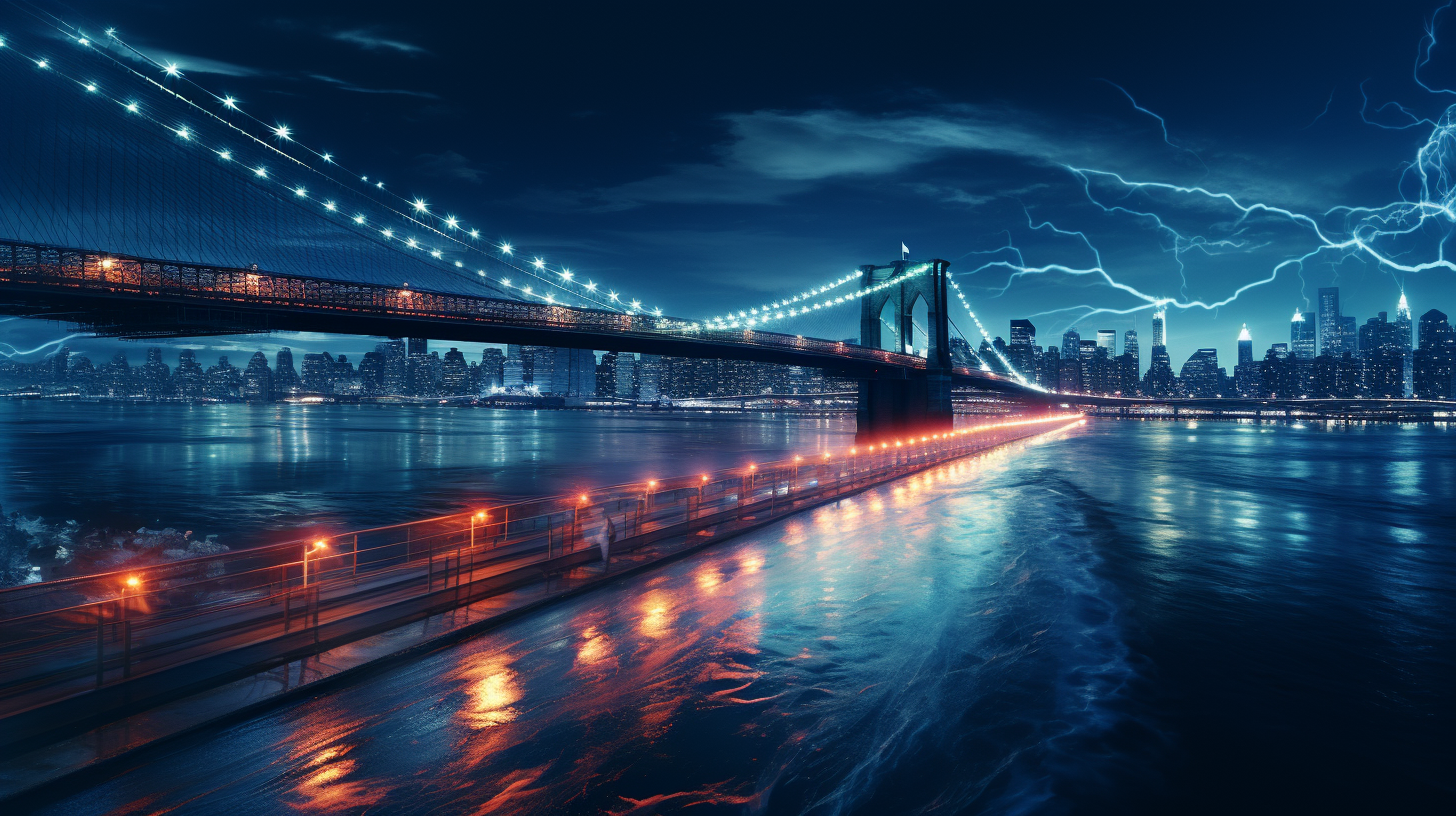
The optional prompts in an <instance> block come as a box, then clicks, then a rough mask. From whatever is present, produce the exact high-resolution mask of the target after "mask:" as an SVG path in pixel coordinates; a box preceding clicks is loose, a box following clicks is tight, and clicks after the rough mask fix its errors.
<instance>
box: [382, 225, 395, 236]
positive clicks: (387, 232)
mask: <svg viewBox="0 0 1456 816" xmlns="http://www.w3.org/2000/svg"><path fill="white" fill-rule="evenodd" d="M380 235H383V236H384V237H385V238H393V237H394V230H392V229H389V228H387V227H386V228H385V229H383V230H381V231H380Z"/></svg>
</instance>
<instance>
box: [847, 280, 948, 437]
mask: <svg viewBox="0 0 1456 816" xmlns="http://www.w3.org/2000/svg"><path fill="white" fill-rule="evenodd" d="M949 267H950V263H949V262H947V261H942V260H939V259H935V260H930V261H894V262H892V263H890V264H888V265H886V266H874V265H867V266H862V267H860V271H861V272H862V273H863V274H862V275H861V276H860V288H861V289H874V291H873V292H870V293H869V294H867V295H865V296H864V297H862V298H860V321H859V341H860V345H861V346H865V347H867V348H878V349H885V350H887V351H894V352H897V353H900V354H913V355H915V356H918V357H921V358H923V359H924V360H925V369H924V370H923V371H910V372H903V371H902V372H900V373H886V374H885V375H883V376H878V377H873V378H868V379H862V380H860V382H859V410H858V415H857V418H858V434H857V436H858V438H859V439H862V440H863V439H874V438H880V437H884V436H890V435H894V434H897V433H907V432H910V431H915V432H919V431H921V430H928V431H942V430H949V429H950V428H951V426H952V424H953V423H954V419H955V418H954V414H953V412H952V408H951V391H950V384H951V356H950V318H949V316H948V314H947V307H948V306H949V305H950V303H949V298H948V294H949V292H948V286H947V277H946V270H947V269H948V268H949ZM920 302H923V303H924V304H925V307H926V316H925V322H926V325H924V326H920V325H919V324H918V322H917V321H916V319H915V311H916V304H917V303H920ZM917 334H918V335H921V336H924V337H925V338H926V340H925V348H918V347H916V346H915V345H914V341H915V338H916V336H917Z"/></svg>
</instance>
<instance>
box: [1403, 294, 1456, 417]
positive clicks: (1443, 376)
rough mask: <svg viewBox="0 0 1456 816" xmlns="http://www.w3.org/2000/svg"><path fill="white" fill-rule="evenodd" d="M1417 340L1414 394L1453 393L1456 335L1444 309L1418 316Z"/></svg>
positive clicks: (1442, 395)
mask: <svg viewBox="0 0 1456 816" xmlns="http://www.w3.org/2000/svg"><path fill="white" fill-rule="evenodd" d="M1419 337H1420V343H1419V345H1418V347H1417V348H1416V350H1415V352H1414V353H1413V354H1412V358H1413V364H1412V368H1413V369H1414V371H1413V374H1414V378H1413V379H1414V388H1415V395H1416V396H1417V397H1420V398H1421V399H1450V398H1452V397H1453V396H1456V334H1453V330H1452V327H1451V323H1450V321H1449V320H1448V319H1447V318H1446V314H1445V313H1444V312H1441V311H1438V310H1436V309H1432V310H1430V311H1428V312H1426V313H1425V314H1423V315H1421V322H1420V330H1419Z"/></svg>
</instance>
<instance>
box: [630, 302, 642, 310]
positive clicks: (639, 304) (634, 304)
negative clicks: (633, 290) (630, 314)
mask: <svg viewBox="0 0 1456 816" xmlns="http://www.w3.org/2000/svg"><path fill="white" fill-rule="evenodd" d="M632 308H633V309H641V308H642V301H640V300H634V301H632Z"/></svg>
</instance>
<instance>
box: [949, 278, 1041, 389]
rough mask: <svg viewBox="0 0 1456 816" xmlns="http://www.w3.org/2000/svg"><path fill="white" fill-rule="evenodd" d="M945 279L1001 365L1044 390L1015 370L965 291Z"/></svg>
mask: <svg viewBox="0 0 1456 816" xmlns="http://www.w3.org/2000/svg"><path fill="white" fill-rule="evenodd" d="M946 281H947V282H949V283H950V288H951V289H952V290H954V291H955V295H956V297H957V298H958V299H959V300H960V302H961V306H962V307H964V308H965V310H966V314H968V315H970V316H971V320H972V321H974V322H975V324H976V329H977V330H978V331H980V332H981V337H983V338H984V339H985V340H986V345H987V347H989V348H990V349H991V353H992V354H994V355H996V359H998V360H1000V361H1001V365H1003V366H1005V367H1006V370H1007V371H1008V372H1010V374H1011V376H1012V378H1014V379H1015V380H1016V381H1017V382H1018V383H1021V384H1022V385H1024V386H1026V387H1028V388H1035V389H1036V390H1038V391H1045V390H1046V389H1045V388H1042V387H1041V386H1039V385H1037V384H1036V383H1033V382H1031V381H1029V380H1027V379H1026V377H1024V376H1022V374H1021V372H1020V371H1017V370H1016V366H1013V365H1012V364H1011V361H1010V360H1008V359H1006V355H1004V354H1002V353H1001V350H1000V349H998V348H996V343H995V342H993V341H992V340H991V333H990V332H988V331H986V327H985V326H983V325H981V318H979V317H976V312H975V310H973V309H972V308H971V302H970V301H969V300H967V299H966V293H965V292H962V291H961V287H960V284H958V283H956V282H955V279H954V278H952V277H950V276H949V275H947V276H946ZM977 356H980V355H977Z"/></svg>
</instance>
